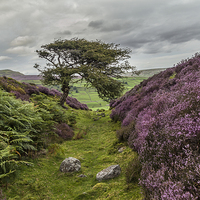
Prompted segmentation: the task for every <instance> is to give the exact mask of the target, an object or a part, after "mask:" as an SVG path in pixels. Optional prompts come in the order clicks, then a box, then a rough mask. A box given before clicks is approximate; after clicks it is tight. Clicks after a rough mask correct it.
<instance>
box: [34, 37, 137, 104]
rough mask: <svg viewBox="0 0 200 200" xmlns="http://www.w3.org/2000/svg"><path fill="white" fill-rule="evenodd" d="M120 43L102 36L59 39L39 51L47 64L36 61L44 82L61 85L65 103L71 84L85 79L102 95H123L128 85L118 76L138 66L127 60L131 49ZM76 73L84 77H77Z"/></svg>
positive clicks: (106, 97) (111, 96)
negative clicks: (96, 37)
mask: <svg viewBox="0 0 200 200" xmlns="http://www.w3.org/2000/svg"><path fill="white" fill-rule="evenodd" d="M118 46H119V45H116V44H114V43H110V44H108V43H104V42H102V41H100V40H96V41H87V40H85V39H78V38H73V39H71V40H60V39H59V40H56V41H55V42H53V43H50V44H47V45H43V46H41V48H42V50H37V51H36V52H37V54H38V55H39V57H40V58H44V59H46V61H47V64H46V65H47V66H46V67H44V68H41V67H40V66H39V65H38V64H35V66H34V67H35V68H36V69H38V70H39V71H40V75H41V76H42V77H43V83H44V84H46V85H61V87H62V88H61V89H62V92H63V95H62V96H61V99H60V103H61V105H62V106H63V107H64V102H65V101H66V98H67V96H68V94H69V90H70V85H71V84H73V83H74V82H76V81H81V80H83V79H85V80H86V83H87V87H95V88H96V90H97V92H98V95H99V97H100V98H102V99H104V100H106V101H109V100H110V99H114V98H116V97H119V96H120V95H121V94H122V91H123V89H124V85H123V83H122V82H120V81H118V80H117V79H118V78H121V77H122V76H123V74H124V73H125V72H126V71H130V70H132V71H134V70H135V67H132V66H130V65H129V63H128V61H127V59H128V58H130V55H129V54H130V52H131V50H130V49H128V48H124V49H122V48H118ZM76 75H79V76H80V77H81V78H80V79H74V77H75V76H76Z"/></svg>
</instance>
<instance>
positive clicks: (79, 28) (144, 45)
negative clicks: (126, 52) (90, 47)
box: [0, 0, 200, 74]
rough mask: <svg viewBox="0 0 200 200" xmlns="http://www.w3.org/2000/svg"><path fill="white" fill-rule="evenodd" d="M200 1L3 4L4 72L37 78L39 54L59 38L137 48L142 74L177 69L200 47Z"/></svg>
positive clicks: (0, 53)
mask: <svg viewBox="0 0 200 200" xmlns="http://www.w3.org/2000/svg"><path fill="white" fill-rule="evenodd" d="M199 10H200V0H0V69H11V70H15V71H20V72H22V73H24V74H38V71H37V70H36V69H34V68H33V66H34V64H35V63H39V64H42V63H43V61H41V60H40V59H38V56H37V54H36V52H35V51H36V50H37V49H38V50H39V49H40V47H41V45H44V44H49V43H51V42H53V41H55V39H59V38H61V39H71V38H74V37H78V38H85V39H87V40H96V39H100V40H102V41H104V42H108V43H116V44H120V47H129V48H131V49H132V54H131V59H130V60H129V62H130V63H131V65H133V66H136V67H137V69H138V70H141V69H150V68H163V67H173V65H174V64H177V63H178V62H180V61H181V60H182V59H186V58H188V57H191V56H192V55H194V54H195V53H196V52H199V51H200V50H199V48H200V20H199V19H200V11H199Z"/></svg>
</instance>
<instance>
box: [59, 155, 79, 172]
mask: <svg viewBox="0 0 200 200" xmlns="http://www.w3.org/2000/svg"><path fill="white" fill-rule="evenodd" d="M80 169H81V162H80V161H79V160H78V159H76V158H73V157H69V158H66V159H65V160H63V161H62V163H61V165H60V171H61V172H74V171H79V170H80Z"/></svg>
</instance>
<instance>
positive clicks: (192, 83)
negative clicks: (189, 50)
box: [110, 53, 200, 200]
mask: <svg viewBox="0 0 200 200" xmlns="http://www.w3.org/2000/svg"><path fill="white" fill-rule="evenodd" d="M110 106H111V108H113V110H112V113H111V119H112V120H114V121H118V120H120V121H121V123H122V127H121V130H119V131H117V136H118V138H119V140H121V141H123V140H125V141H128V144H129V146H130V147H131V148H132V149H133V150H136V151H137V152H138V153H139V156H140V162H141V164H142V171H141V179H140V185H142V187H143V189H144V191H145V198H146V199H166V200H168V199H199V194H200V182H199V180H200V165H199V163H200V126H199V125H200V54H198V53H197V54H196V55H195V56H194V57H192V58H190V59H186V60H183V61H181V62H180V63H178V64H177V65H176V66H175V67H173V68H169V69H167V70H165V71H162V72H160V73H159V74H157V75H154V76H152V77H150V78H149V79H147V80H144V81H143V82H141V83H140V84H139V85H137V86H135V87H134V88H133V89H132V90H130V91H128V92H127V93H126V94H125V95H124V96H123V97H121V98H119V99H117V100H115V101H112V102H111V103H110Z"/></svg>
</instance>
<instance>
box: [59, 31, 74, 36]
mask: <svg viewBox="0 0 200 200" xmlns="http://www.w3.org/2000/svg"><path fill="white" fill-rule="evenodd" d="M57 34H58V35H63V36H64V35H72V32H71V31H60V32H58V33H57Z"/></svg>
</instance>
